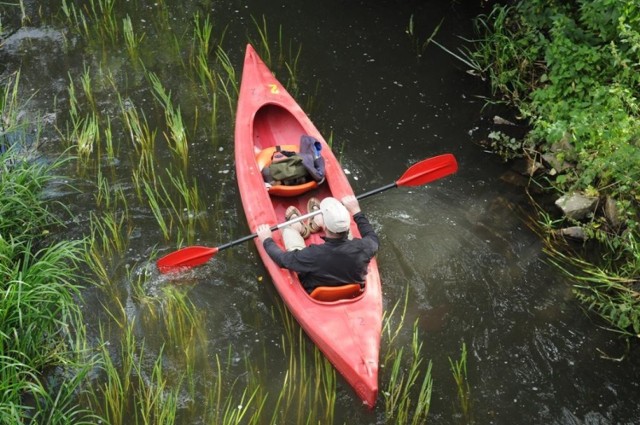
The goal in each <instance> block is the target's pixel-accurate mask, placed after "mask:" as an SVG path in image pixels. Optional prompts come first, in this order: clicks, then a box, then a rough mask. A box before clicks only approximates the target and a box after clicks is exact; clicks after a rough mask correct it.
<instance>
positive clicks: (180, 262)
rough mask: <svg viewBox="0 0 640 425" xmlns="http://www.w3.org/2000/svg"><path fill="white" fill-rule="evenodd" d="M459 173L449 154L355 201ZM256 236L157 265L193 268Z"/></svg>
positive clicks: (192, 250) (184, 252) (191, 250)
mask: <svg viewBox="0 0 640 425" xmlns="http://www.w3.org/2000/svg"><path fill="white" fill-rule="evenodd" d="M457 170H458V163H457V162H456V159H455V157H454V156H453V155H452V154H450V153H448V154H444V155H439V156H434V157H433V158H427V159H424V160H422V161H420V162H417V163H415V164H413V165H412V166H411V167H409V169H408V170H407V171H405V172H404V174H403V175H402V177H400V178H399V179H398V180H397V181H395V182H393V183H390V184H388V185H386V186H382V187H379V188H377V189H374V190H371V191H369V192H365V193H363V194H361V195H358V196H357V199H364V198H368V197H369V196H372V195H375V194H377V193H380V192H384V191H386V190H389V189H393V188H395V187H398V186H405V187H410V186H421V185H423V184H427V183H430V182H432V181H434V180H438V179H440V178H442V177H445V176H448V175H449V174H453V173H455V172H456V171H457ZM320 213H321V211H320V210H315V211H312V212H309V213H307V214H304V215H301V216H299V217H296V218H294V219H292V220H289V221H286V222H284V223H280V224H277V225H275V226H273V227H272V228H271V231H275V230H278V229H281V228H283V227H286V226H289V225H291V224H293V223H297V222H299V221H303V220H306V219H308V218H310V217H313V216H315V215H317V214H320ZM257 236H258V234H257V233H252V234H251V235H248V236H245V237H243V238H240V239H237V240H235V241H232V242H227V243H226V244H224V245H220V246H218V247H215V248H208V247H205V246H188V247H186V248H182V249H180V250H178V251H175V252H172V253H170V254H167V255H165V256H164V257H162V258H160V259H159V260H158V262H157V263H156V264H157V265H158V269H159V270H160V272H161V273H167V272H170V271H172V270H176V269H178V270H179V269H182V268H188V267H195V266H199V265H201V264H204V263H206V262H207V261H209V260H210V259H211V258H212V257H213V256H214V255H216V254H217V253H218V251H222V250H223V249H227V248H231V247H232V246H236V245H240V244H242V243H244V242H247V241H250V240H251V239H253V238H255V237H257Z"/></svg>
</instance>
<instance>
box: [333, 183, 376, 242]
mask: <svg viewBox="0 0 640 425" xmlns="http://www.w3.org/2000/svg"><path fill="white" fill-rule="evenodd" d="M341 201H342V204H343V205H344V206H345V208H346V209H347V211H349V213H350V214H351V215H352V216H353V221H355V222H356V224H357V225H358V230H359V231H360V237H361V238H362V240H365V241H368V243H369V245H370V247H371V249H372V251H373V253H375V252H376V251H378V246H379V245H380V241H379V240H378V235H377V234H376V231H375V230H373V226H372V225H371V223H369V220H368V219H367V217H365V215H364V213H363V212H362V211H361V210H360V204H359V203H358V199H357V198H356V197H355V196H353V195H350V196H345V197H344V198H342V200H341Z"/></svg>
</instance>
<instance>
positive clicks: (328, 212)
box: [320, 198, 351, 233]
mask: <svg viewBox="0 0 640 425" xmlns="http://www.w3.org/2000/svg"><path fill="white" fill-rule="evenodd" d="M320 210H321V211H322V218H323V219H324V225H325V227H326V228H327V229H328V230H329V231H331V232H333V233H342V232H346V231H348V230H349V226H350V224H351V215H350V214H349V211H347V209H346V208H345V206H344V205H342V202H340V201H338V200H337V199H336V198H324V199H323V200H322V202H320Z"/></svg>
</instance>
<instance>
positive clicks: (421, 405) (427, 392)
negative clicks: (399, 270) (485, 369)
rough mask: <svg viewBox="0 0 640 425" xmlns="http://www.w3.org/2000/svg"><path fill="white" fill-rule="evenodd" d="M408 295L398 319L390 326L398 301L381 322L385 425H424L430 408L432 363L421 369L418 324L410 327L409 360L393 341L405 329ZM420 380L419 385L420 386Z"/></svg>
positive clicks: (415, 323)
mask: <svg viewBox="0 0 640 425" xmlns="http://www.w3.org/2000/svg"><path fill="white" fill-rule="evenodd" d="M408 293H409V291H408V290H407V292H406V293H405V297H404V307H403V308H402V310H401V311H400V317H399V319H398V321H397V323H396V324H395V325H393V321H394V320H395V319H394V316H395V314H396V312H397V311H398V306H399V305H400V301H398V302H396V304H395V305H394V306H393V308H392V309H391V312H389V313H388V314H387V312H385V316H384V322H383V335H384V337H385V342H386V346H387V347H388V349H387V351H386V353H385V354H384V356H383V357H382V361H381V370H383V371H384V376H385V380H386V382H387V385H386V388H384V389H383V390H382V391H381V392H382V396H383V398H384V412H385V418H386V421H387V423H397V424H420V423H424V421H425V420H426V418H427V416H428V415H429V409H430V407H431V393H432V390H433V379H432V377H431V368H432V362H431V361H429V362H428V364H427V366H426V369H424V364H423V363H424V358H423V355H422V346H423V343H422V341H421V340H420V337H419V330H418V322H417V320H416V322H414V324H413V333H412V339H411V352H410V355H409V356H410V357H409V359H407V356H405V347H404V346H400V347H398V346H397V343H396V340H397V338H398V337H399V336H400V333H401V330H402V329H403V327H404V321H405V318H406V311H407V305H408V299H409V297H408ZM420 380H422V382H420Z"/></svg>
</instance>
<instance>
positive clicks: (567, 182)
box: [460, 0, 640, 336]
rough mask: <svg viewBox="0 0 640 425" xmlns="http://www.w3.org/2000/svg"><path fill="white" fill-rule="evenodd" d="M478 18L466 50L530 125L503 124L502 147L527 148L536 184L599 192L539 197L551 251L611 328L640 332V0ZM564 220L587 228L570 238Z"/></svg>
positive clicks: (516, 9)
mask: <svg viewBox="0 0 640 425" xmlns="http://www.w3.org/2000/svg"><path fill="white" fill-rule="evenodd" d="M476 24H477V29H478V34H479V39H478V40H474V41H473V47H472V48H470V49H469V50H468V51H466V52H465V54H463V55H460V57H463V56H464V61H465V63H466V64H467V65H470V66H471V67H472V68H473V72H476V73H478V74H479V75H482V76H483V77H486V78H487V79H488V80H489V82H490V84H491V88H492V90H493V93H494V95H495V96H496V97H497V98H501V99H502V101H503V102H505V103H507V104H509V105H511V106H513V107H515V108H516V110H517V111H518V115H519V117H518V118H519V119H521V120H523V121H524V122H526V123H527V124H528V125H529V126H530V131H529V132H528V134H527V135H526V136H525V137H524V138H523V139H520V140H518V141H517V142H516V141H515V140H514V139H513V138H512V137H508V136H507V135H505V134H504V133H500V134H494V135H493V137H492V142H491V143H492V144H493V147H494V148H495V149H496V150H497V151H499V152H500V153H501V154H502V155H503V156H505V157H506V158H513V157H516V156H519V157H524V158H525V159H526V160H527V161H528V165H529V167H528V171H529V175H530V176H531V185H532V186H535V187H536V188H537V189H539V188H543V189H544V190H546V191H547V192H548V191H553V192H555V193H557V195H556V198H558V197H559V195H561V194H573V193H580V194H582V195H583V196H585V197H587V198H590V199H593V200H594V202H593V206H592V207H591V208H590V210H589V211H588V214H587V215H586V216H585V217H584V218H581V219H576V218H570V217H569V216H566V215H564V216H563V215H561V214H558V212H559V210H557V209H556V208H555V207H554V206H551V208H549V207H546V208H542V214H541V217H542V218H541V220H540V224H541V229H542V230H543V233H544V235H545V239H546V240H547V242H548V243H547V247H548V251H549V253H550V254H551V255H550V257H551V258H552V261H553V262H554V263H555V264H556V265H558V266H559V268H560V269H561V270H562V271H563V272H566V273H567V274H569V275H570V276H571V277H573V278H574V279H575V281H576V285H575V292H576V294H577V296H578V298H579V299H580V300H581V301H583V302H584V303H585V304H586V305H587V306H588V307H590V308H592V309H593V310H594V311H596V312H597V313H599V314H600V315H602V316H603V317H604V318H605V319H606V320H607V321H608V322H609V323H610V325H611V326H612V328H613V329H615V330H616V331H617V332H621V333H622V334H624V335H627V336H640V281H639V276H640V232H639V230H640V217H639V213H640V208H639V201H640V183H639V178H640V100H639V95H640V5H638V2H637V1H635V0H623V1H608V0H574V1H570V2H556V1H553V2H549V1H541V0H533V1H520V2H516V3H515V4H514V5H509V6H506V5H496V6H495V7H494V8H493V10H492V11H491V13H489V14H487V15H483V16H480V17H478V18H477V20H476ZM537 199H539V198H537ZM567 227H573V228H580V229H581V231H580V232H579V233H578V235H584V237H583V238H581V239H582V240H581V241H580V242H577V243H576V242H575V241H569V240H565V238H564V237H562V236H561V235H562V234H564V233H566V232H564V231H562V229H564V228H567ZM573 234H575V233H573ZM593 253H596V254H595V255H594V254H593Z"/></svg>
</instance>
